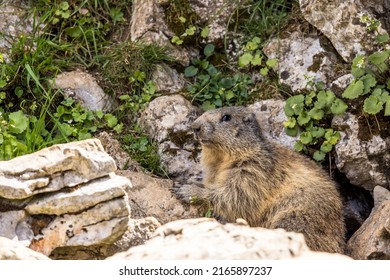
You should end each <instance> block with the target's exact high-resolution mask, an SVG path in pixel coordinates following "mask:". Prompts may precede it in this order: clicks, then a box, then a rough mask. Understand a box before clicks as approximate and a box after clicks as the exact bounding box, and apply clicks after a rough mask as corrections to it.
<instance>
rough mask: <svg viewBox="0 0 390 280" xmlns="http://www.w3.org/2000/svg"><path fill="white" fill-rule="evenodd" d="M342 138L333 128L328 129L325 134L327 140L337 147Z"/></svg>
mask: <svg viewBox="0 0 390 280" xmlns="http://www.w3.org/2000/svg"><path fill="white" fill-rule="evenodd" d="M340 138H341V135H340V132H338V131H334V130H333V129H331V128H328V129H327V130H326V132H325V139H326V140H327V141H328V142H329V143H330V144H332V145H336V144H337V142H338V141H339V140H340Z"/></svg>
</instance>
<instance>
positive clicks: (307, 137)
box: [299, 131, 313, 145]
mask: <svg viewBox="0 0 390 280" xmlns="http://www.w3.org/2000/svg"><path fill="white" fill-rule="evenodd" d="M299 140H301V142H302V144H304V145H307V144H310V143H311V142H312V141H313V136H312V135H311V133H310V132H309V131H305V132H302V133H301V135H300V136H299Z"/></svg>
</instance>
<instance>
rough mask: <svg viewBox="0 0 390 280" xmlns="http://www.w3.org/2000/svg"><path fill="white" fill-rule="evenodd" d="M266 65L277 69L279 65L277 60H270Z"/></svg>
mask: <svg viewBox="0 0 390 280" xmlns="http://www.w3.org/2000/svg"><path fill="white" fill-rule="evenodd" d="M265 64H267V66H268V67H270V68H275V67H276V66H277V65H278V60H277V59H276V58H271V59H268V60H267V62H266V63H265Z"/></svg>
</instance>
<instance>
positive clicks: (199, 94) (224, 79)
mask: <svg viewBox="0 0 390 280" xmlns="http://www.w3.org/2000/svg"><path fill="white" fill-rule="evenodd" d="M214 50H215V47H214V45H213V44H208V45H206V46H205V48H204V50H203V54H204V58H203V59H193V60H192V65H190V66H188V67H187V68H186V69H185V71H184V75H185V76H186V77H188V78H193V83H192V84H191V85H190V86H189V87H188V92H189V94H190V95H191V98H192V101H196V102H199V103H200V104H202V108H203V110H210V109H214V108H218V107H222V106H232V105H244V104H245V103H246V102H247V101H248V100H249V99H250V98H251V91H250V90H248V88H249V86H250V85H252V84H253V81H252V80H251V79H250V78H249V76H248V75H246V74H242V73H236V74H233V75H229V74H225V73H223V72H222V71H220V70H218V69H217V68H216V67H215V66H214V65H213V64H212V63H211V62H210V61H209V59H210V57H211V56H212V55H213V54H214Z"/></svg>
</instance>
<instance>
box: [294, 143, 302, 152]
mask: <svg viewBox="0 0 390 280" xmlns="http://www.w3.org/2000/svg"><path fill="white" fill-rule="evenodd" d="M302 150H303V144H302V142H301V141H297V142H295V143H294V151H296V152H300V151H302Z"/></svg>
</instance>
